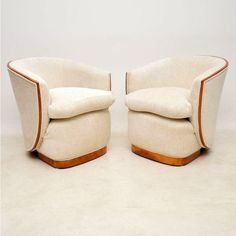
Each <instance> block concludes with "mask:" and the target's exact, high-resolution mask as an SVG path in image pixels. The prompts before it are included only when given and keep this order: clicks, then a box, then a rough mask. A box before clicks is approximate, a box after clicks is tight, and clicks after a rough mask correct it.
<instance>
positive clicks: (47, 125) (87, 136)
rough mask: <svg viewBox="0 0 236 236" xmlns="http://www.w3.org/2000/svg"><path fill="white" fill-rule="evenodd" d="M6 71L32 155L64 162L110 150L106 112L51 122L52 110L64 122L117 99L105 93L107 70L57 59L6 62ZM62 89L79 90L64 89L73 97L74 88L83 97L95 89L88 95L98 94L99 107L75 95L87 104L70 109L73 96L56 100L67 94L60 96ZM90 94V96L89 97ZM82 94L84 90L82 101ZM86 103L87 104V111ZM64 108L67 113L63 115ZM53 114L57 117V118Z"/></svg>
mask: <svg viewBox="0 0 236 236" xmlns="http://www.w3.org/2000/svg"><path fill="white" fill-rule="evenodd" d="M8 70H9V75H10V78H11V82H12V87H13V90H14V93H15V97H16V101H17V104H18V108H19V111H20V115H21V121H22V127H23V134H24V140H25V146H26V149H27V150H28V151H33V150H40V151H41V152H42V154H45V155H46V156H48V157H49V158H51V159H53V158H54V157H55V158H56V156H57V157H58V158H59V159H63V158H65V159H66V158H70V157H72V156H73V158H74V157H78V156H79V155H80V154H81V153H82V155H84V154H87V153H85V152H86V151H88V152H91V151H96V150H97V149H99V148H102V147H104V146H106V144H107V142H108V139H109V133H110V130H109V129H110V118H109V113H108V111H104V110H103V111H98V112H90V113H86V114H84V115H79V116H76V117H74V118H70V119H60V120H50V118H49V113H50V114H51V110H52V109H53V108H54V110H53V111H54V113H55V114H56V113H58V116H60V118H62V117H63V118H65V117H70V116H73V115H77V114H81V113H83V112H89V111H92V110H98V109H107V108H108V107H109V106H110V105H111V104H112V102H113V101H114V99H113V98H111V93H110V92H108V91H106V90H110V89H111V74H110V73H109V72H106V71H102V70H99V69H96V68H94V67H91V66H87V65H83V64H79V63H76V62H73V61H70V60H65V59H59V58H26V59H21V60H16V61H12V62H10V63H9V64H8ZM61 87H80V88H78V90H77V89H76V88H73V89H72V88H68V90H67V88H62V90H63V91H70V93H72V94H73V95H75V92H74V91H75V90H76V91H80V93H78V94H82V93H81V91H82V90H83V91H85V90H86V89H85V88H91V90H86V91H92V90H93V91H96V92H95V94H96V99H97V100H96V102H97V104H95V102H94V100H93V101H89V99H87V100H86V99H84V100H83V99H82V98H81V99H79V98H78V97H77V98H76V99H77V101H78V100H80V102H81V103H80V105H81V104H83V105H81V106H79V107H78V106H77V105H78V104H76V105H75V104H72V106H71V107H69V106H68V105H67V104H68V103H70V102H71V96H70V95H69V93H67V94H66V95H65V94H64V95H65V96H64V98H63V99H64V101H63V104H62V101H61V100H60V98H58V96H59V95H61V94H63V93H64V92H61V91H62V90H61V89H60V88H61ZM54 88H55V90H54ZM56 88H58V89H56ZM82 88H83V89H82ZM49 91H50V92H49ZM56 91H57V92H56ZM88 93H89V96H90V95H91V93H90V92H88ZM76 94H77V92H76ZM84 95H85V93H84V92H83V95H82V97H83V96H84ZM65 97H67V99H66V98H65ZM98 97H99V98H98ZM101 97H102V98H101ZM90 98H91V97H90ZM55 100H56V101H55ZM59 100H60V102H59ZM82 100H83V101H82ZM67 102H68V103H67ZM50 104H51V105H50ZM54 105H55V106H54ZM86 105H89V106H88V108H87V107H86ZM62 106H65V107H62ZM60 108H61V109H63V111H62V110H61V111H59V109H60ZM69 108H70V109H71V110H70V109H69ZM66 109H69V111H68V110H66ZM75 109H77V110H76V112H77V114H75ZM48 111H49V113H48ZM66 112H68V113H66ZM54 113H53V115H55V114H54ZM53 115H52V116H51V117H53ZM103 129H104V130H103ZM59 136H60V137H59ZM83 140H84V141H83ZM64 141H65V142H66V143H65V142H64ZM77 142H78V143H77ZM73 145H74V146H73ZM83 145H85V147H83ZM69 149H71V151H69ZM52 150H53V151H52ZM51 153H52V156H50V154H51ZM55 160H56V159H55Z"/></svg>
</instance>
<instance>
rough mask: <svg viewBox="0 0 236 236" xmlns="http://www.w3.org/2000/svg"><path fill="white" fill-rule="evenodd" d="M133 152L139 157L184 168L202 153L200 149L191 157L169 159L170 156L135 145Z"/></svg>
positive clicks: (132, 146)
mask: <svg viewBox="0 0 236 236" xmlns="http://www.w3.org/2000/svg"><path fill="white" fill-rule="evenodd" d="M131 150H132V152H133V153H135V154H137V155H139V156H142V157H145V158H148V159H150V160H153V161H157V162H161V163H163V164H167V165H171V166H184V165H186V164H188V163H190V162H191V161H193V160H194V159H196V158H197V157H199V156H200V152H201V149H200V150H198V151H196V152H194V153H192V154H191V155H189V156H186V157H181V158H180V157H169V156H165V155H162V154H159V153H154V152H150V151H148V150H145V149H142V148H139V147H137V146H135V145H131Z"/></svg>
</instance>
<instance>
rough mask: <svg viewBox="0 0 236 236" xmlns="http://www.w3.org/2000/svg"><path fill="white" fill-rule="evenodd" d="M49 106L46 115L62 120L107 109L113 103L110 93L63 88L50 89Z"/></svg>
mask: <svg viewBox="0 0 236 236" xmlns="http://www.w3.org/2000/svg"><path fill="white" fill-rule="evenodd" d="M49 93H50V98H51V104H50V105H49V107H48V114H49V117H50V118H51V119H63V118H69V117H73V116H77V115H80V114H83V113H87V112H91V111H97V110H103V109H107V108H109V107H110V106H111V105H112V103H113V102H114V98H113V96H112V94H111V92H110V91H104V90H98V89H88V88H76V87H64V88H54V89H50V91H49Z"/></svg>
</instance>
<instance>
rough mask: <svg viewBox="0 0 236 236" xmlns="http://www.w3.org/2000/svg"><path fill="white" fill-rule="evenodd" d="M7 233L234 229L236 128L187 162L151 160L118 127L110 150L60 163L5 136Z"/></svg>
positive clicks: (83, 235) (128, 235)
mask: <svg viewBox="0 0 236 236" xmlns="http://www.w3.org/2000/svg"><path fill="white" fill-rule="evenodd" d="M2 145H3V150H2V151H3V153H2V235H4V236H15V235H19V236H37V235H40V236H48V235H50V236H51V235H52V236H54V235H55V236H61V235H63V236H64V235H65V236H70V235H73V236H74V235H79V236H87V235H94V236H100V235H101V236H106V235H108V236H110V235H112V236H116V235H119V236H133V235H135V236H136V235H140V236H146V235H148V236H152V235H155V236H156V235H165V236H166V235H167V236H168V235H171V236H173V235H174V236H175V235H181V236H185V235H187V236H188V235H191V236H194V235H199V236H200V235H201V236H202V235H204V236H205V235H211V236H212V235H214V236H218V235H224V236H225V235H227V236H231V235H232V236H233V235H236V130H234V131H233V130H221V131H218V132H217V134H216V140H215V146H214V148H213V149H212V150H211V151H208V152H205V153H204V154H203V155H202V156H201V157H200V158H198V159H197V160H195V161H194V162H192V163H190V164H189V165H187V166H184V167H171V166H167V165H163V164H160V163H157V162H153V161H150V160H147V159H144V158H141V157H139V156H136V155H135V154H133V153H131V152H130V150H129V144H128V140H127V137H126V134H125V133H113V135H112V137H111V142H110V145H109V150H108V153H107V154H106V155H105V156H103V157H101V158H98V159H96V160H94V161H91V162H89V163H86V164H84V165H80V166H77V167H73V168H70V169H64V170H58V169H54V168H52V167H50V166H48V165H47V164H45V163H43V162H41V161H40V160H38V159H37V158H35V157H33V156H30V155H28V154H27V153H25V151H24V149H23V143H22V138H21V137H5V138H3V140H2Z"/></svg>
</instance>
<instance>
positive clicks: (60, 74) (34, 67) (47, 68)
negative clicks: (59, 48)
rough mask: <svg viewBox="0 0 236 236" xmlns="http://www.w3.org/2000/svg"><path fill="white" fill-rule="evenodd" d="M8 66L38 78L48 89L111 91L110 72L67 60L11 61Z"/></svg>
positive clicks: (36, 58) (37, 59) (27, 59)
mask: <svg viewBox="0 0 236 236" xmlns="http://www.w3.org/2000/svg"><path fill="white" fill-rule="evenodd" d="M10 66H11V67H13V68H14V69H15V70H17V71H20V72H21V73H23V74H25V75H26V76H29V77H35V76H37V77H40V78H42V79H43V80H44V81H45V82H46V83H47V85H48V88H49V89H51V88H58V87H83V88H94V89H102V90H111V74H110V72H107V71H104V70H101V69H98V68H96V67H93V66H89V65H85V64H81V63H77V62H74V61H72V60H68V59H62V58H50V57H49V58H48V57H33V58H25V59H19V60H15V61H12V62H11V63H10Z"/></svg>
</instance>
